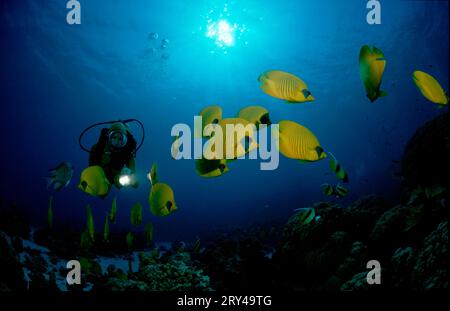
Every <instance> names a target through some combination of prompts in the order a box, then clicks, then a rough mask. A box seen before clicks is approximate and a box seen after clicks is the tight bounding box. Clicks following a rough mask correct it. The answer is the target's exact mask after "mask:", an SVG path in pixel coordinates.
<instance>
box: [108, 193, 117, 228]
mask: <svg viewBox="0 0 450 311" xmlns="http://www.w3.org/2000/svg"><path fill="white" fill-rule="evenodd" d="M116 218H117V198H116V197H114V198H113V200H112V204H111V211H110V212H109V220H111V222H112V223H113V224H115V223H116Z"/></svg>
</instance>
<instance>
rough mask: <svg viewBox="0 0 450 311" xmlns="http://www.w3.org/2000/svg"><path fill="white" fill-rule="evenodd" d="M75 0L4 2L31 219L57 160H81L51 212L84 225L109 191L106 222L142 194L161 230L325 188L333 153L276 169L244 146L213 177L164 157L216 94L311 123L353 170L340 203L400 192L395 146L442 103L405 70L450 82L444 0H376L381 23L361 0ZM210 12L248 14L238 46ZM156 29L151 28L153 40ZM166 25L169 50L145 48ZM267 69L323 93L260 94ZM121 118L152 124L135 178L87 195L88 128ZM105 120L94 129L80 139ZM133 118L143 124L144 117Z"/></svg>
mask: <svg viewBox="0 0 450 311" xmlns="http://www.w3.org/2000/svg"><path fill="white" fill-rule="evenodd" d="M225 5H227V6H226V7H227V12H224V8H225ZM81 8H82V10H81V12H82V15H81V24H80V25H68V24H67V23H66V14H67V12H68V10H67V9H66V8H65V1H50V0H49V1H36V0H35V1H31V0H26V1H25V0H24V1H2V2H1V4H0V10H1V12H0V32H1V36H0V38H1V49H0V55H1V57H0V96H1V97H0V98H1V103H2V110H1V113H0V120H1V122H0V124H1V128H0V133H1V134H0V135H1V142H2V153H1V161H0V172H2V174H1V176H2V179H1V187H0V197H2V198H3V199H4V200H5V201H7V202H15V203H17V205H18V206H19V207H20V208H22V209H24V210H25V211H26V212H27V213H28V214H29V215H30V216H31V217H32V220H33V222H34V223H35V225H37V226H39V225H44V224H45V219H46V209H47V199H48V196H49V195H50V194H51V192H50V191H49V190H47V189H46V182H45V177H46V176H47V174H48V169H49V168H51V167H54V166H55V165H56V164H58V163H59V162H61V161H70V162H71V163H73V164H74V166H75V174H74V178H73V180H72V182H71V183H70V185H69V187H67V188H65V189H63V190H62V191H61V192H59V193H57V194H55V200H54V204H55V205H54V214H55V223H56V225H60V226H63V225H64V226H72V227H74V228H80V230H81V227H82V226H83V223H84V221H85V215H86V212H85V208H84V207H85V205H86V204H88V203H90V204H91V205H92V207H93V210H94V217H95V220H96V225H97V227H98V228H101V226H102V224H103V219H104V218H103V217H104V215H105V212H106V211H107V210H109V207H110V204H111V199H112V198H113V197H114V196H117V199H118V207H119V220H118V224H117V225H116V226H115V227H114V228H112V230H120V229H127V228H129V227H130V225H129V210H130V208H131V207H132V205H133V204H134V203H136V202H141V203H142V204H143V205H144V207H145V213H144V222H147V221H152V222H153V223H154V226H155V238H156V239H157V240H174V239H183V240H189V239H193V238H194V237H195V236H197V235H200V234H203V233H206V232H210V231H212V230H228V229H230V228H234V227H245V226H248V225H250V224H253V223H258V222H270V221H272V220H281V221H285V220H286V219H287V217H289V215H291V214H292V210H293V209H295V208H299V207H304V206H307V205H309V204H311V203H312V202H316V201H321V200H327V199H328V198H326V197H324V196H323V194H322V193H321V189H320V185H321V184H323V183H325V182H330V183H335V182H336V179H335V177H334V176H333V175H332V174H330V173H329V168H328V160H322V161H319V162H315V163H311V164H300V163H298V162H297V161H294V160H290V159H287V158H283V157H280V163H279V167H278V169H276V170H273V171H261V170H260V169H259V165H260V161H259V160H257V161H255V160H251V161H250V160H246V161H245V160H242V161H241V160H239V161H236V162H234V163H231V164H230V172H229V173H227V174H225V175H223V176H221V177H220V178H215V179H204V178H202V177H199V176H197V174H196V172H195V164H194V162H193V161H189V160H180V161H175V160H173V159H171V157H170V145H171V143H172V140H173V138H172V137H171V135H170V131H171V128H172V126H173V125H174V124H176V123H187V124H189V125H190V126H193V117H194V115H196V114H198V112H199V111H200V110H201V109H202V108H203V107H205V106H207V105H211V104H217V105H220V106H222V108H223V112H224V116H226V117H233V116H234V115H235V114H236V113H237V111H238V110H239V109H241V108H243V107H245V106H247V105H262V106H264V107H266V108H267V109H268V110H269V111H270V117H271V120H272V122H277V121H279V120H283V119H289V120H293V121H296V122H299V123H301V124H302V125H304V126H306V127H308V128H309V129H310V130H311V131H313V132H314V133H315V135H316V136H317V137H318V139H319V141H320V142H321V145H322V146H323V147H324V148H325V149H326V150H327V151H331V152H333V154H334V155H335V156H336V157H337V158H338V159H339V161H340V162H341V163H342V164H343V166H344V167H345V168H346V169H347V171H348V173H349V177H350V183H349V184H348V187H349V190H350V195H349V197H348V198H346V199H343V200H341V201H340V202H342V203H343V204H345V203H347V202H351V201H352V200H354V199H356V198H358V197H360V196H362V195H365V194H370V193H377V194H380V195H384V196H386V197H387V198H391V199H395V198H397V197H398V195H399V183H400V182H399V181H398V180H397V179H395V178H392V175H393V174H394V173H395V172H396V171H398V170H399V168H398V167H396V165H395V164H394V163H392V160H400V159H401V155H402V152H403V149H404V147H405V144H406V142H407V141H408V139H409V138H410V137H411V135H412V134H413V133H414V131H415V130H416V129H417V128H418V127H420V126H422V125H423V124H424V123H425V122H426V121H427V120H430V119H432V118H433V117H434V116H436V115H438V114H439V113H442V111H438V110H437V109H436V108H435V106H434V105H433V104H432V103H430V102H428V101H427V100H426V99H425V98H423V97H422V95H421V94H420V92H419V91H418V90H417V89H416V87H415V86H414V84H413V82H412V79H411V74H412V72H413V71H414V70H416V69H421V70H424V71H426V72H429V73H430V74H432V75H433V76H435V77H436V79H437V80H438V81H440V82H441V84H442V85H443V86H444V88H445V89H446V90H448V85H449V83H448V67H449V58H448V53H449V32H448V31H449V23H448V2H447V1H400V0H398V1H382V23H381V25H368V24H367V22H366V14H367V9H366V2H365V1H350V0H347V1H331V0H322V1H287V0H279V1H256V0H247V1H214V0H208V1H206V0H202V1H200V0H199V1H191V0H173V1H132V2H131V1H117V0H116V1H112V0H109V1H86V0H84V1H83V0H81ZM221 13H222V14H224V15H223V16H222V17H221V16H220V14H221ZM227 14H229V16H227ZM208 19H211V20H212V21H217V20H220V19H226V20H227V21H228V22H229V23H230V24H231V25H233V24H234V23H236V24H237V25H238V27H240V28H239V30H238V31H236V34H239V36H237V37H236V38H235V42H234V45H233V46H230V47H226V48H220V47H219V46H217V45H216V43H215V42H214V40H212V39H211V38H208V37H207V36H206V35H205V33H206V32H207V24H208ZM240 29H244V30H243V31H242V32H240ZM151 32H156V33H158V35H159V37H158V39H156V40H153V41H152V40H149V39H148V35H149V33H151ZM163 38H167V39H168V40H169V43H168V45H167V47H166V49H165V50H164V53H167V54H166V56H165V57H166V58H167V59H163V58H162V57H161V56H162V52H161V51H159V50H158V49H157V51H156V53H152V52H151V48H153V47H155V48H158V47H159V45H158V44H159V42H160V41H161V39H163ZM364 44H369V45H375V46H377V47H379V48H380V49H382V51H383V52H384V54H385V57H386V59H387V66H386V71H385V74H384V78H383V84H382V89H383V90H386V91H387V92H388V93H389V95H388V96H387V97H384V98H380V99H378V100H377V101H376V102H375V103H370V102H369V100H368V99H367V98H366V96H365V91H364V88H363V86H362V83H361V81H360V78H359V71H358V57H359V50H360V48H361V46H362V45H364ZM270 69H281V70H285V71H289V72H292V73H294V74H296V75H298V76H300V77H301V78H302V79H303V80H305V81H306V83H307V84H308V87H309V89H310V90H311V92H312V93H313V95H314V97H315V98H316V101H315V102H312V103H305V104H298V105H288V104H284V103H282V102H281V101H280V100H277V99H275V98H272V97H269V96H268V95H266V94H264V93H263V92H262V91H261V90H260V89H259V86H258V82H257V77H258V76H259V74H260V73H262V72H264V71H267V70H270ZM127 118H137V119H139V120H141V121H142V122H143V123H144V125H145V130H146V139H145V142H144V145H143V147H142V148H141V150H139V152H138V155H137V167H138V176H139V178H140V180H141V185H140V187H139V189H137V190H135V189H122V190H120V191H118V190H116V189H114V190H113V191H112V192H111V194H110V195H109V197H108V198H106V199H99V198H93V197H90V196H87V195H86V194H84V193H82V192H81V191H80V190H78V189H77V188H76V185H77V183H78V180H79V175H80V173H81V171H82V169H83V168H85V167H86V166H87V154H86V153H85V152H83V151H82V150H81V149H80V148H79V146H78V136H79V134H80V132H81V131H82V130H83V129H84V128H85V127H87V126H89V125H91V124H93V123H96V122H101V121H108V120H117V119H127ZM98 130H99V129H98V128H97V130H93V131H91V132H90V133H89V135H87V136H86V138H85V143H86V144H87V145H92V144H93V143H94V142H95V140H96V138H97V137H98V133H99V132H98ZM135 134H136V137H137V138H138V139H139V138H140V133H139V131H138V128H135ZM154 161H156V162H157V163H158V167H159V177H160V180H161V181H163V182H166V183H168V184H170V185H171V186H172V188H173V189H174V192H175V199H176V202H177V205H178V207H179V209H178V211H177V212H176V213H174V214H172V215H170V216H169V217H166V218H158V217H155V216H153V215H151V214H150V212H149V209H148V194H149V190H150V185H149V183H148V181H147V180H146V177H145V176H146V174H147V173H148V171H149V169H150V167H151V165H152V163H153V162H154Z"/></svg>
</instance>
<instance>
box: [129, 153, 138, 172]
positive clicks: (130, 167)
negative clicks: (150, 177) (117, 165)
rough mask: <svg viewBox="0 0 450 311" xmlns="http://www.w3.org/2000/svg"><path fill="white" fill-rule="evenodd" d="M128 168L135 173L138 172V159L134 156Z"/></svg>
mask: <svg viewBox="0 0 450 311" xmlns="http://www.w3.org/2000/svg"><path fill="white" fill-rule="evenodd" d="M128 168H129V169H130V170H131V171H132V172H133V173H135V172H136V159H135V158H134V156H132V157H131V158H130V160H129V161H128Z"/></svg>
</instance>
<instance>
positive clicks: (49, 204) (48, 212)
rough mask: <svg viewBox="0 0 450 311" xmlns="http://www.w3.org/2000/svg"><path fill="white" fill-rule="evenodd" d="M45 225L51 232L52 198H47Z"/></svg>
mask: <svg viewBox="0 0 450 311" xmlns="http://www.w3.org/2000/svg"><path fill="white" fill-rule="evenodd" d="M47 224H48V228H49V229H50V230H51V229H52V228H53V196H50V197H49V198H48V209H47Z"/></svg>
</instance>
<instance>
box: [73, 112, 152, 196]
mask: <svg viewBox="0 0 450 311" xmlns="http://www.w3.org/2000/svg"><path fill="white" fill-rule="evenodd" d="M133 121H135V122H138V123H139V125H140V126H141V128H142V133H143V135H142V141H141V143H140V144H139V146H137V143H136V140H135V138H134V136H133V134H132V133H131V131H130V129H129V127H128V125H127V123H129V122H133ZM103 124H111V126H110V127H109V128H102V129H101V132H100V137H99V138H98V141H97V142H96V143H95V144H94V145H93V146H92V147H91V149H87V148H85V147H83V145H82V144H81V140H82V137H83V135H84V134H85V133H86V132H87V131H88V130H89V129H91V128H93V127H95V126H99V125H103ZM143 142H144V127H143V125H142V123H141V122H140V121H138V120H135V119H130V120H126V121H109V122H102V123H96V124H94V125H92V126H90V127H88V128H87V129H85V130H84V131H83V132H82V133H81V135H80V138H79V143H80V146H81V148H82V149H83V150H85V151H87V152H89V166H88V167H87V168H86V169H85V170H84V171H83V172H82V174H81V178H80V183H79V185H78V188H80V189H81V190H82V191H84V192H86V193H88V194H91V195H93V196H100V197H106V196H107V195H108V193H109V191H110V190H111V185H115V186H116V187H117V188H118V189H120V188H122V187H126V186H131V187H133V188H137V187H138V186H139V183H138V180H137V179H136V176H135V173H136V160H135V158H136V152H137V150H138V149H139V148H140V147H141V146H142V143H143Z"/></svg>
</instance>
